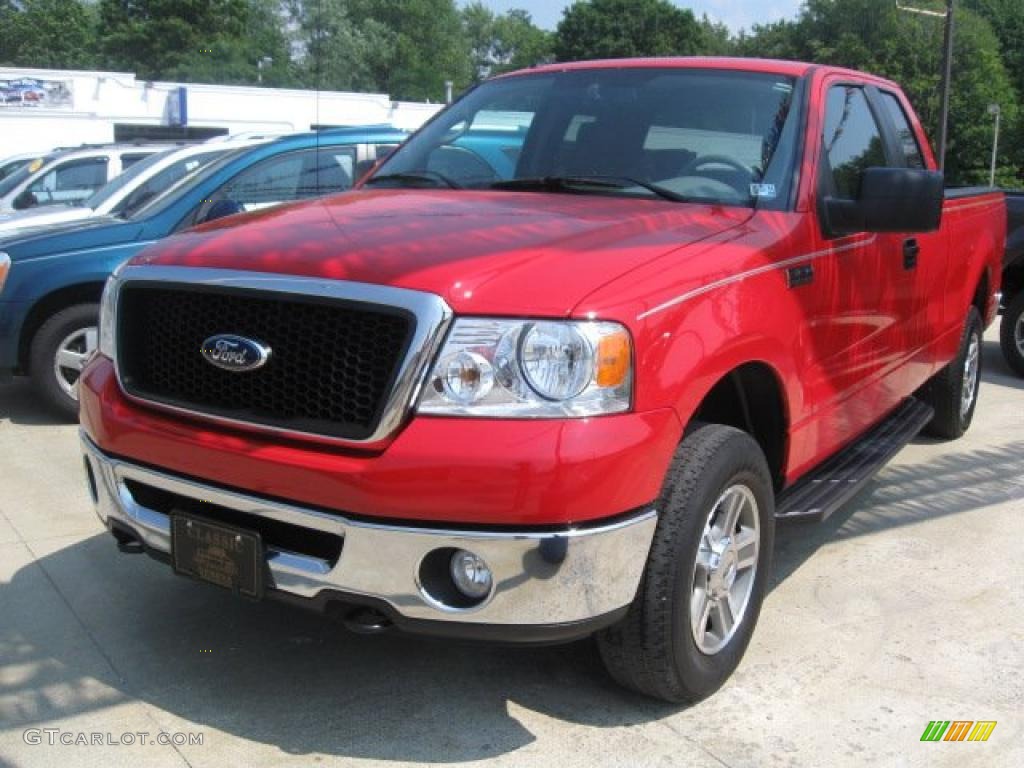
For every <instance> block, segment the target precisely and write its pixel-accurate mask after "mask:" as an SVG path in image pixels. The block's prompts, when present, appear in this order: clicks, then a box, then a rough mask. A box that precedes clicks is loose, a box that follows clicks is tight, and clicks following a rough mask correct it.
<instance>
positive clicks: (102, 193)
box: [79, 149, 179, 210]
mask: <svg viewBox="0 0 1024 768" xmlns="http://www.w3.org/2000/svg"><path fill="white" fill-rule="evenodd" d="M178 151H179V150H178V149H171V150H167V151H166V152H157V153H156V154H153V155H150V156H149V157H147V158H145V159H143V160H139V161H138V162H136V163H134V164H133V165H132V166H131V167H130V168H129V169H128V170H127V171H124V172H123V173H121V175H120V176H118V177H117V178H115V179H114V180H113V181H111V182H110V183H109V184H106V185H105V186H102V187H100V188H99V189H98V190H96V192H95V194H93V195H92V196H91V197H87V198H86V199H85V200H83V201H82V202H81V203H79V205H84V206H86V207H88V208H92V209H93V210H96V209H97V208H99V207H100V206H101V205H102V204H103V203H105V202H106V201H107V200H109V199H110V198H112V197H113V196H114V195H116V194H117V193H118V191H119V190H122V189H124V188H125V187H126V186H128V185H129V184H130V183H131V182H132V180H134V179H137V178H138V177H139V176H141V175H142V174H144V173H145V172H146V171H147V170H149V169H150V168H152V167H153V166H154V165H156V164H157V163H160V162H163V160H164V158H166V157H168V156H169V155H172V154H174V153H175V152H178Z"/></svg>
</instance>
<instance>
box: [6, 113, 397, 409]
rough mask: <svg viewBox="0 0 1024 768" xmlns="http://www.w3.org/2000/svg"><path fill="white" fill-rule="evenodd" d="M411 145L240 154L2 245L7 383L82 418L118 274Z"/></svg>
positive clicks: (296, 146)
mask: <svg viewBox="0 0 1024 768" xmlns="http://www.w3.org/2000/svg"><path fill="white" fill-rule="evenodd" d="M404 138H405V134H404V133H402V132H400V131H396V130H395V129H393V128H386V127H384V128H378V127H373V128H363V129H360V128H352V129H343V130H336V131H324V132H321V133H318V134H311V133H310V134H297V135H295V136H293V137H289V138H285V139H280V140H278V141H275V142H270V143H257V144H256V145H254V146H247V147H245V148H242V149H237V148H235V149H231V150H230V151H228V152H226V153H225V154H224V155H223V156H221V157H220V159H218V160H215V161H213V162H211V163H210V164H208V165H206V166H204V167H203V168H201V169H199V170H198V171H197V172H195V173H194V174H192V175H191V176H189V177H188V178H186V179H183V180H182V181H180V182H179V183H178V184H177V185H174V186H172V187H171V188H170V189H168V190H167V191H166V192H164V193H163V194H162V195H160V196H158V197H157V198H155V199H153V200H150V201H148V202H145V201H143V202H142V204H141V206H128V207H126V208H122V209H121V211H120V212H119V214H118V215H117V216H110V215H108V216H96V217H93V218H91V219H87V220H85V221H78V222H69V223H66V224H57V225H53V226H49V227H39V228H31V229H24V230H19V231H17V232H16V233H14V234H11V235H8V236H6V237H0V274H6V283H5V282H4V280H3V279H0V373H10V372H13V373H15V374H27V375H31V376H32V378H33V379H34V380H35V383H36V390H37V392H38V393H39V395H40V396H41V397H42V398H43V399H44V400H45V401H46V402H48V403H49V404H50V405H52V406H53V407H54V408H55V409H56V410H57V412H59V413H61V414H63V415H65V416H66V417H67V418H69V419H74V418H76V416H77V409H78V403H77V396H78V376H79V373H80V371H81V368H82V365H83V364H84V363H85V361H86V360H87V359H88V358H89V357H90V356H91V355H92V353H93V351H94V350H95V348H96V340H97V337H96V322H97V305H98V302H99V299H100V294H101V292H102V290H103V282H104V281H105V280H106V278H107V276H108V275H109V274H110V273H111V272H112V271H113V269H114V268H115V267H116V266H117V265H118V264H120V263H121V262H122V261H124V260H125V259H128V258H130V257H131V256H134V255H135V254H136V253H138V252H139V251H140V250H142V248H143V247H144V246H146V245H148V244H149V243H152V242H154V241H156V240H159V239H161V238H163V237H166V236H167V235H169V234H171V233H172V232H178V231H181V230H184V229H188V228H189V227H191V226H193V225H194V224H199V223H202V222H206V221H212V220H213V219H216V218H219V217H222V216H227V215H230V214H232V213H238V212H241V211H245V210H256V209H262V208H266V207H268V206H272V205H276V204H278V203H281V202H286V201H290V200H299V199H304V198H310V197H316V196H318V195H323V194H328V193H331V192H339V191H342V190H345V189H348V188H349V187H351V186H352V183H353V181H354V180H355V179H356V178H358V176H359V175H360V174H361V173H362V172H363V171H364V170H365V169H367V168H369V167H370V166H371V165H372V164H373V163H374V162H375V161H376V159H377V156H378V155H377V153H378V152H380V153H381V154H382V155H383V154H384V153H385V152H387V151H388V150H390V149H391V148H393V147H394V146H396V145H397V144H398V143H399V142H401V141H402V140H403V139H404Z"/></svg>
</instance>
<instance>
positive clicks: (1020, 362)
mask: <svg viewBox="0 0 1024 768" xmlns="http://www.w3.org/2000/svg"><path fill="white" fill-rule="evenodd" d="M999 344H1000V346H1001V347H1002V348H1003V357H1005V358H1006V362H1007V363H1008V364H1009V366H1010V367H1011V368H1013V370H1014V371H1015V372H1016V373H1017V375H1018V376H1024V290H1022V291H1020V292H1019V293H1018V294H1017V295H1016V296H1014V297H1013V301H1011V302H1010V304H1009V306H1008V307H1007V308H1006V311H1005V312H1003V321H1002V324H1001V325H1000V327H999Z"/></svg>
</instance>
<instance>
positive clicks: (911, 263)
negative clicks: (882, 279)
mask: <svg viewBox="0 0 1024 768" xmlns="http://www.w3.org/2000/svg"><path fill="white" fill-rule="evenodd" d="M920 254H921V246H920V244H919V243H918V242H917V238H915V237H908V238H907V239H906V240H904V241H903V268H904V269H916V268H917V257H918V256H919V255H920Z"/></svg>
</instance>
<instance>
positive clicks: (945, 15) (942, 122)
mask: <svg viewBox="0 0 1024 768" xmlns="http://www.w3.org/2000/svg"><path fill="white" fill-rule="evenodd" d="M896 7H897V8H898V9H900V10H901V11H906V12H907V13H917V14H920V15H922V16H933V17H938V18H940V19H945V20H946V25H945V33H944V35H943V41H942V51H943V52H942V111H941V114H940V115H939V168H940V169H945V167H946V143H947V130H948V126H949V88H950V83H951V81H952V79H953V0H946V10H945V11H930V10H927V9H925V8H912V7H910V6H907V5H902V4H901V3H900V1H899V0H896Z"/></svg>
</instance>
